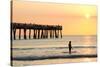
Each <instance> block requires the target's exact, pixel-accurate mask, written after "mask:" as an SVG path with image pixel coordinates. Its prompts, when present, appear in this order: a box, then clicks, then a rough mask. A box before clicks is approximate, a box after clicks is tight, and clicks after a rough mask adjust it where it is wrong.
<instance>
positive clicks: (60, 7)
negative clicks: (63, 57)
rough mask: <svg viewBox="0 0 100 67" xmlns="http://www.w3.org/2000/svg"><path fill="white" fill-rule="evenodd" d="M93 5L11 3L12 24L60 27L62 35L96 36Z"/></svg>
mask: <svg viewBox="0 0 100 67" xmlns="http://www.w3.org/2000/svg"><path fill="white" fill-rule="evenodd" d="M96 13H97V9H96V6H93V5H80V4H57V3H42V2H32V1H13V22H18V23H36V24H48V25H62V26H63V35H96V24H97V14H96Z"/></svg>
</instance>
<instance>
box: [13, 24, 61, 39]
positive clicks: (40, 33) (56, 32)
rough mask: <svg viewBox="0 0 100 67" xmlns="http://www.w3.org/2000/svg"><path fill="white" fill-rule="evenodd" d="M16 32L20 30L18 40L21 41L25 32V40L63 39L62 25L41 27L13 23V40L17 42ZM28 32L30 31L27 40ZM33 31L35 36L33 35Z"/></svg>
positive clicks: (38, 25)
mask: <svg viewBox="0 0 100 67" xmlns="http://www.w3.org/2000/svg"><path fill="white" fill-rule="evenodd" d="M16 30H19V32H18V34H19V36H18V39H21V33H22V32H23V39H28V38H29V39H45V38H59V37H61V38H62V26H60V25H40V24H26V23H11V36H12V37H11V39H14V40H16V33H17V32H16ZM27 30H29V33H28V38H27V35H26V33H27ZM32 30H33V34H32Z"/></svg>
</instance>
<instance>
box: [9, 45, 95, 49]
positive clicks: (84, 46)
mask: <svg viewBox="0 0 100 67" xmlns="http://www.w3.org/2000/svg"><path fill="white" fill-rule="evenodd" d="M65 48H68V47H44V48H11V49H12V50H33V49H65ZM73 48H96V46H73Z"/></svg>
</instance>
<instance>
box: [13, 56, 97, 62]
mask: <svg viewBox="0 0 100 67" xmlns="http://www.w3.org/2000/svg"><path fill="white" fill-rule="evenodd" d="M96 57H97V54H89V55H60V56H58V55H57V56H18V57H12V58H11V59H12V60H17V61H33V60H45V59H63V58H67V59H71V58H73V59H74V58H96Z"/></svg>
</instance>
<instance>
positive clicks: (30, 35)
mask: <svg viewBox="0 0 100 67" xmlns="http://www.w3.org/2000/svg"><path fill="white" fill-rule="evenodd" d="M29 39H31V29H29Z"/></svg>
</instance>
